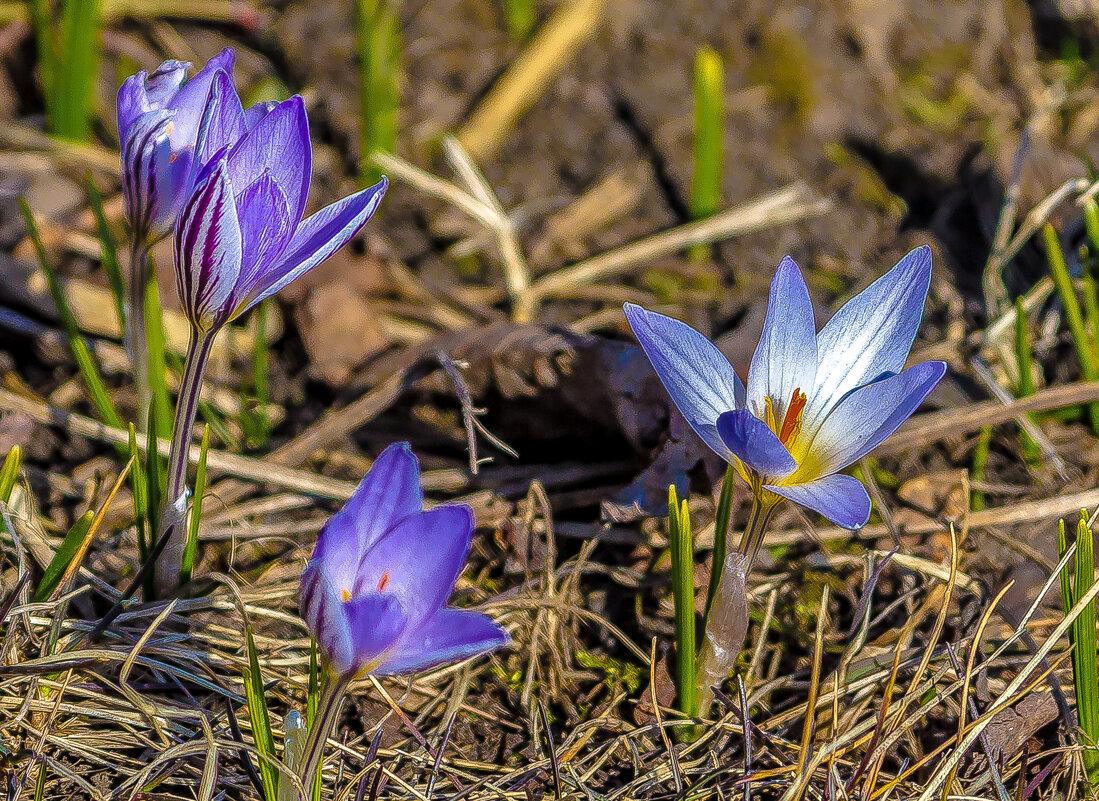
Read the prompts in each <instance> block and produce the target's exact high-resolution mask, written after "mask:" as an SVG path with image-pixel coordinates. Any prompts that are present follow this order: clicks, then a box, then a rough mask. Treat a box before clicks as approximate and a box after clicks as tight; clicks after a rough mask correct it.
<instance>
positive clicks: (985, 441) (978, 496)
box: [969, 426, 992, 512]
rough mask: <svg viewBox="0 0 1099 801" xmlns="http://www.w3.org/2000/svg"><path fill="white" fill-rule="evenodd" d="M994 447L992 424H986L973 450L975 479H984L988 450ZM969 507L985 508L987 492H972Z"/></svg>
mask: <svg viewBox="0 0 1099 801" xmlns="http://www.w3.org/2000/svg"><path fill="white" fill-rule="evenodd" d="M991 447H992V426H985V427H984V428H982V429H981V434H980V436H979V437H978V438H977V447H976V448H975V449H974V450H973V469H972V470H971V471H970V473H969V474H970V477H971V478H972V479H973V480H974V481H984V478H985V466H986V465H987V464H988V452H989V450H990V449H991ZM969 508H970V509H972V510H973V511H974V512H979V511H981V510H982V509H984V508H985V494H984V493H983V492H981V491H980V490H976V489H975V490H973V491H972V492H971V493H970V498H969Z"/></svg>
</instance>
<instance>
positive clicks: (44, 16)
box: [27, 0, 57, 118]
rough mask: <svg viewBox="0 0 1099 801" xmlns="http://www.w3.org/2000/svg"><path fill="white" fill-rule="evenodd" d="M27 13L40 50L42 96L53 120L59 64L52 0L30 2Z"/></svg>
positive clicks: (30, 0) (39, 66) (39, 67)
mask: <svg viewBox="0 0 1099 801" xmlns="http://www.w3.org/2000/svg"><path fill="white" fill-rule="evenodd" d="M27 13H28V15H29V16H30V21H31V28H33V29H34V43H35V47H36V49H37V50H38V70H39V74H40V77H41V79H42V94H43V97H44V98H45V101H46V116H47V118H52V117H53V116H54V112H53V110H52V107H53V105H54V103H55V102H56V100H57V93H56V92H55V91H54V90H53V80H54V73H55V71H56V64H57V40H56V39H55V38H54V37H55V34H54V26H55V20H54V18H53V9H52V8H51V6H50V0H28V1H27Z"/></svg>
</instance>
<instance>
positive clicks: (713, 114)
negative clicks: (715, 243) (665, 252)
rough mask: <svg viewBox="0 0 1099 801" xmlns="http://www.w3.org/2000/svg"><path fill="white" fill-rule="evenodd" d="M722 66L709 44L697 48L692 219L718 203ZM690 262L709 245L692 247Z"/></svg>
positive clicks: (709, 212)
mask: <svg viewBox="0 0 1099 801" xmlns="http://www.w3.org/2000/svg"><path fill="white" fill-rule="evenodd" d="M724 73H725V66H724V64H723V63H722V60H721V55H720V54H719V53H718V52H717V51H716V50H714V49H713V48H712V47H709V46H706V45H704V46H702V47H700V48H698V52H697V54H696V55H695V74H694V108H695V116H694V120H695V130H694V178H693V180H692V181H691V207H690V212H691V219H694V220H701V219H705V218H706V217H709V216H711V215H713V214H716V213H717V211H718V209H719V208H720V206H721V176H722V171H723V154H724V139H725V106H724V94H725V75H724ZM690 257H691V259H692V260H693V261H706V260H707V259H709V257H710V248H709V246H708V245H696V246H695V247H693V248H691V251H690Z"/></svg>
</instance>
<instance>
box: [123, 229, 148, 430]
mask: <svg viewBox="0 0 1099 801" xmlns="http://www.w3.org/2000/svg"><path fill="white" fill-rule="evenodd" d="M151 278H152V276H151V275H150V271H149V249H148V248H147V247H145V246H144V245H142V244H140V243H139V242H138V241H137V240H136V239H134V241H133V242H132V244H131V246H130V284H129V287H128V289H129V292H130V307H129V309H128V310H127V311H128V313H127V315H126V331H125V338H126V347H127V349H128V350H129V353H130V359H131V360H132V361H133V370H134V386H135V387H136V388H137V428H138V430H139V431H145V428H146V426H147V425H148V423H149V404H150V403H151V402H152V399H153V392H152V388H151V386H150V383H149V343H148V340H147V339H146V331H145V291H146V288H147V287H148V284H149V281H150V280H151Z"/></svg>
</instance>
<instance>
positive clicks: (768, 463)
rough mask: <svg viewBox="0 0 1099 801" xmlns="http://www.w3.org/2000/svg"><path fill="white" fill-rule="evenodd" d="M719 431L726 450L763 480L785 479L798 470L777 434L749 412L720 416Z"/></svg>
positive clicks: (743, 411) (744, 410)
mask: <svg viewBox="0 0 1099 801" xmlns="http://www.w3.org/2000/svg"><path fill="white" fill-rule="evenodd" d="M717 431H718V434H719V435H720V436H721V439H722V441H723V442H724V443H725V446H726V447H727V448H728V449H729V450H730V451H732V453H733V454H734V455H735V456H736V457H737V458H738V459H740V461H742V462H744V464H745V465H746V466H747V467H749V468H751V469H752V470H755V471H756V472H757V473H759V474H760V475H761V476H765V477H768V478H783V477H784V476H788V475H790V474H791V473H793V472H794V470H795V469H796V468H797V466H798V465H797V462H795V461H794V457H793V456H791V455H790V451H788V450H786V446H785V445H783V444H782V442H781V441H780V440H779V438H778V436H777V435H776V434H775V432H774V431H772V430H771V429H770V428H768V426H767V424H766V423H764V422H763V421H762V420H760V419H759V418H758V417H756V416H755V415H753V414H752V413H751V412H750V411H748V410H747V409H741V410H740V411H736V412H726V413H725V414H723V415H721V417H719V418H718V419H717Z"/></svg>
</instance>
